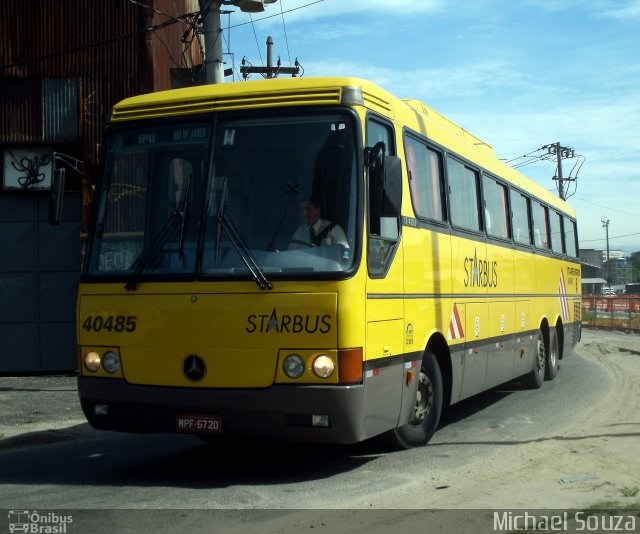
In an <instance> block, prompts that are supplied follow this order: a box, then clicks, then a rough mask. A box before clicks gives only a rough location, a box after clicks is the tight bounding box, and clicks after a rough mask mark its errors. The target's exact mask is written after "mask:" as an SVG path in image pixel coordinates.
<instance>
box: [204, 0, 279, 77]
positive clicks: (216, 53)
mask: <svg viewBox="0 0 640 534" xmlns="http://www.w3.org/2000/svg"><path fill="white" fill-rule="evenodd" d="M277 1H278V0H200V12H201V13H204V17H203V20H202V27H203V30H204V72H205V80H206V82H207V83H224V75H225V70H224V59H223V57H222V25H221V23H220V15H221V11H220V7H221V6H223V5H225V6H234V7H239V8H240V11H242V12H244V13H259V12H261V11H264V5H265V4H273V3H275V2H277Z"/></svg>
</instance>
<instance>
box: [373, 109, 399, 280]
mask: <svg viewBox="0 0 640 534" xmlns="http://www.w3.org/2000/svg"><path fill="white" fill-rule="evenodd" d="M393 139H394V138H393V129H392V128H391V126H389V125H387V124H384V123H382V122H378V121H377V120H373V119H369V120H368V121H367V146H368V147H374V146H375V145H376V144H377V143H379V142H382V143H384V146H385V151H384V154H385V156H389V155H395V143H394V140H393ZM373 194H374V192H373V191H369V199H370V202H372V201H373V199H372V195H373ZM371 211H372V210H371V209H368V210H367V212H368V213H369V215H370V218H369V225H368V226H369V239H368V249H367V266H368V268H369V274H370V275H371V276H374V277H383V276H384V275H385V273H386V271H387V269H388V268H389V266H390V265H391V261H392V260H393V257H394V252H395V250H396V245H397V243H398V238H399V235H400V225H399V221H398V218H392V217H378V218H374V217H371Z"/></svg>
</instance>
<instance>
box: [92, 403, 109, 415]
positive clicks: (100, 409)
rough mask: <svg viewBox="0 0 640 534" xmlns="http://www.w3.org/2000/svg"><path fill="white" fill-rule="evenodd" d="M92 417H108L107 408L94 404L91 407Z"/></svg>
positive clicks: (104, 405) (103, 405)
mask: <svg viewBox="0 0 640 534" xmlns="http://www.w3.org/2000/svg"><path fill="white" fill-rule="evenodd" d="M93 413H94V415H108V414H109V406H107V405H106V404H96V405H94V407H93Z"/></svg>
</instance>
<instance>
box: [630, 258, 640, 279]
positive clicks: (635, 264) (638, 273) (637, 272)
mask: <svg viewBox="0 0 640 534" xmlns="http://www.w3.org/2000/svg"><path fill="white" fill-rule="evenodd" d="M629 261H630V262H631V266H632V269H633V274H632V275H631V278H632V280H633V281H634V282H640V251H638V252H633V253H632V254H629Z"/></svg>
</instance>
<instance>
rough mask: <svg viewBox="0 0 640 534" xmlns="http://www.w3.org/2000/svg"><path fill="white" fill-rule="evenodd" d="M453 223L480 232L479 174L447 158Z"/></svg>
mask: <svg viewBox="0 0 640 534" xmlns="http://www.w3.org/2000/svg"><path fill="white" fill-rule="evenodd" d="M447 178H448V181H449V209H450V211H451V223H452V224H453V225H454V226H457V227H458V228H463V229H465V230H472V231H474V232H480V231H481V229H482V228H481V226H480V211H479V198H480V197H479V194H478V193H479V186H478V172H477V171H475V170H473V169H471V168H469V167H467V166H466V165H464V164H463V163H461V162H459V161H457V160H455V159H453V158H452V157H450V156H447Z"/></svg>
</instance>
